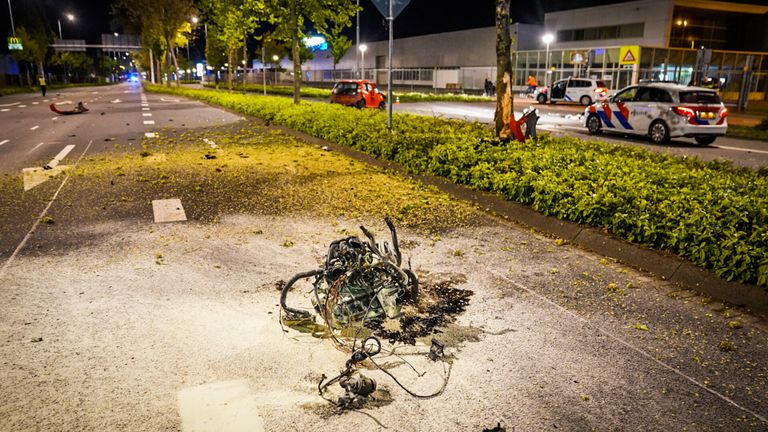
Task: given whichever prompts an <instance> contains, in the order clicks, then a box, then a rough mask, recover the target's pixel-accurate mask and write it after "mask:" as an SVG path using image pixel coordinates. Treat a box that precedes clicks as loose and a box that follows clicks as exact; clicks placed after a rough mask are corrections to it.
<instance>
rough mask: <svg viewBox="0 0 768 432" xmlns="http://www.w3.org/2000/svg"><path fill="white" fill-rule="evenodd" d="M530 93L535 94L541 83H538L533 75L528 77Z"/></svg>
mask: <svg viewBox="0 0 768 432" xmlns="http://www.w3.org/2000/svg"><path fill="white" fill-rule="evenodd" d="M527 84H528V93H533V92H535V91H536V87H538V86H539V83H538V82H536V77H535V76H533V75H528V82H527Z"/></svg>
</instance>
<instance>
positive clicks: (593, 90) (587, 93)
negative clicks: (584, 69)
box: [533, 78, 608, 106]
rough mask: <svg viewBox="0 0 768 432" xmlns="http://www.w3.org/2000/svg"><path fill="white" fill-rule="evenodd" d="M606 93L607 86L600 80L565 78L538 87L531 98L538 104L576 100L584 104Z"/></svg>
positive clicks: (601, 97)
mask: <svg viewBox="0 0 768 432" xmlns="http://www.w3.org/2000/svg"><path fill="white" fill-rule="evenodd" d="M607 94H608V88H607V87H606V86H605V83H604V82H603V81H600V80H594V79H590V78H567V79H563V80H560V81H555V83H554V84H553V85H552V88H551V89H550V88H549V87H539V88H537V89H536V90H535V91H534V92H533V98H534V99H536V100H537V101H538V102H539V103H540V104H543V103H547V102H549V103H555V102H578V103H580V104H582V105H584V106H587V105H590V104H591V103H592V102H595V101H598V100H602V99H604V98H605V96H606V95H607Z"/></svg>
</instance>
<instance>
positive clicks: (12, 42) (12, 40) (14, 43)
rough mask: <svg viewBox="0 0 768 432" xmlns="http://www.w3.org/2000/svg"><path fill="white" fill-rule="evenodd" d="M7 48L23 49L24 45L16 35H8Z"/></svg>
mask: <svg viewBox="0 0 768 432" xmlns="http://www.w3.org/2000/svg"><path fill="white" fill-rule="evenodd" d="M8 49H9V50H23V49H24V47H23V46H22V45H21V39H20V38H17V37H13V36H12V37H9V38H8Z"/></svg>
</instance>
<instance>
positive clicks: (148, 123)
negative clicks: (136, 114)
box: [144, 120, 155, 125]
mask: <svg viewBox="0 0 768 432" xmlns="http://www.w3.org/2000/svg"><path fill="white" fill-rule="evenodd" d="M144 124H146V125H150V124H155V121H154V120H144Z"/></svg>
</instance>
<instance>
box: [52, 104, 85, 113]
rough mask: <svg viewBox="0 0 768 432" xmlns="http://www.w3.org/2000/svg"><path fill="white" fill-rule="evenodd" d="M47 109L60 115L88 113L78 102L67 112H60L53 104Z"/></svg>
mask: <svg viewBox="0 0 768 432" xmlns="http://www.w3.org/2000/svg"><path fill="white" fill-rule="evenodd" d="M48 107H49V108H50V109H51V111H53V112H55V113H57V114H61V115H71V114H82V113H84V112H87V111H88V108H86V107H85V106H84V105H83V103H82V102H78V103H77V106H76V107H74V108H73V109H71V110H69V111H62V110H60V109H58V108H56V104H55V103H52V104H50V105H49V106H48Z"/></svg>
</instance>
